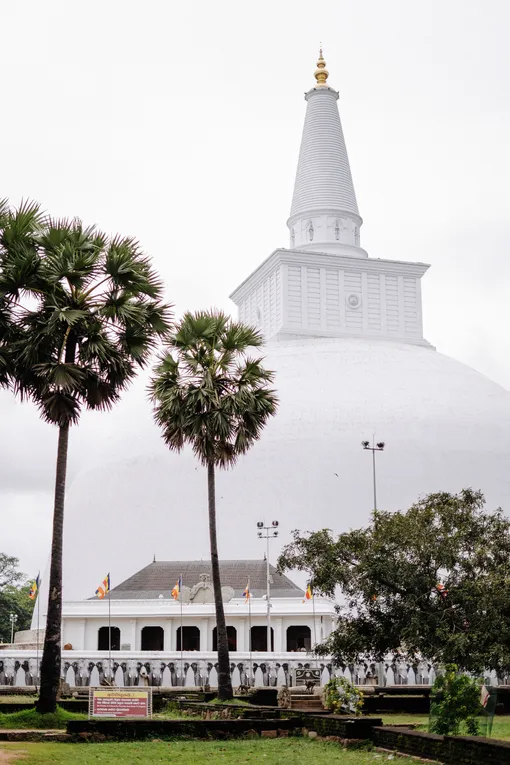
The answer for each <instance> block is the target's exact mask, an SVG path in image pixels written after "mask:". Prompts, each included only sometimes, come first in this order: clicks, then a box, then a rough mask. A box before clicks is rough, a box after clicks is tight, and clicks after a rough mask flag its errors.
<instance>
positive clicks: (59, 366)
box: [0, 203, 169, 713]
mask: <svg viewBox="0 0 510 765" xmlns="http://www.w3.org/2000/svg"><path fill="white" fill-rule="evenodd" d="M162 292H163V288H162V283H161V281H160V280H159V278H158V277H157V275H156V273H155V272H154V270H153V268H152V266H151V263H150V260H149V259H148V258H147V257H146V256H145V255H144V254H143V252H142V251H141V249H140V246H139V245H138V243H137V242H136V241H135V240H134V239H131V238H125V237H120V236H115V237H112V238H109V237H107V236H105V235H104V234H103V233H101V232H100V231H98V230H97V228H96V227H94V226H90V227H85V226H83V224H82V223H81V221H79V220H77V219H75V220H72V221H68V220H53V219H51V218H47V217H46V216H44V215H42V213H41V211H40V209H39V206H38V205H37V204H34V203H25V204H23V205H22V206H21V207H20V208H19V209H18V210H11V209H7V210H5V209H4V211H3V215H2V228H1V230H0V302H1V305H2V306H3V312H4V313H5V312H7V314H8V320H9V324H10V327H11V330H12V333H13V335H14V341H13V342H11V345H10V349H9V350H10V353H11V357H12V372H11V376H12V380H13V385H14V389H15V391H16V392H17V393H18V394H20V396H21V398H22V399H31V400H32V401H34V402H35V404H36V405H37V406H38V408H39V411H40V413H41V417H42V418H43V419H44V420H45V421H46V422H48V423H50V424H52V425H56V426H57V427H58V431H59V436H58V450H57V465H56V480H55V502H54V514H53V535H52V547H51V564H50V575H49V601H48V614H47V621H46V638H45V643H44V649H43V657H42V661H41V689H40V696H39V701H38V706H37V709H38V711H39V712H41V713H46V712H53V711H54V710H55V707H56V700H57V694H58V688H59V679H60V643H61V634H60V632H61V618H62V543H63V538H62V537H63V522H64V498H65V488H66V469H67V454H68V440H69V429H70V427H71V426H72V425H77V424H78V422H79V419H80V415H81V412H82V411H83V409H84V408H85V409H87V408H88V409H96V410H107V409H110V408H111V407H112V406H113V405H114V404H115V403H116V402H117V401H118V400H119V398H120V395H121V393H122V391H123V390H124V389H125V388H126V386H127V385H128V383H129V382H130V381H131V380H132V379H133V378H134V376H135V374H136V372H137V369H138V368H140V367H143V366H144V365H146V364H147V362H148V360H149V357H150V353H151V351H152V350H153V348H154V347H155V344H156V342H157V340H158V338H160V337H163V336H164V335H165V334H166V333H167V331H168V329H169V311H168V306H166V305H165V304H164V303H163V302H162Z"/></svg>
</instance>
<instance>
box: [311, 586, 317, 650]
mask: <svg viewBox="0 0 510 765" xmlns="http://www.w3.org/2000/svg"><path fill="white" fill-rule="evenodd" d="M312 614H313V642H314V646H313V647H314V650H315V648H316V646H317V624H316V621H315V590H312Z"/></svg>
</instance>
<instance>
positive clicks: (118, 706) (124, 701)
mask: <svg viewBox="0 0 510 765" xmlns="http://www.w3.org/2000/svg"><path fill="white" fill-rule="evenodd" d="M151 690H152V689H151V688H143V689H133V690H131V689H129V690H128V689H124V688H91V689H90V696H89V717H151V715H152V696H151Z"/></svg>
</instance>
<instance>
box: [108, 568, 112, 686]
mask: <svg viewBox="0 0 510 765" xmlns="http://www.w3.org/2000/svg"><path fill="white" fill-rule="evenodd" d="M110 598H111V596H110V574H108V678H109V680H110V682H112V603H111V599H110Z"/></svg>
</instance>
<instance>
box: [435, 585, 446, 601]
mask: <svg viewBox="0 0 510 765" xmlns="http://www.w3.org/2000/svg"><path fill="white" fill-rule="evenodd" d="M436 590H437V591H438V593H439V597H440V598H441V599H442V600H446V597H447V595H448V590H447V589H446V587H445V586H444V584H441V582H439V583H438V584H436Z"/></svg>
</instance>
